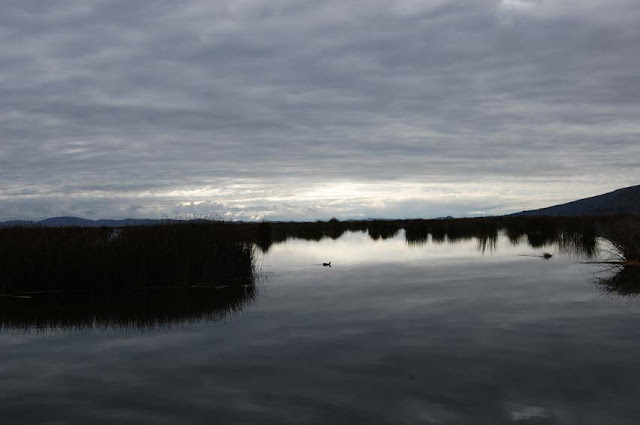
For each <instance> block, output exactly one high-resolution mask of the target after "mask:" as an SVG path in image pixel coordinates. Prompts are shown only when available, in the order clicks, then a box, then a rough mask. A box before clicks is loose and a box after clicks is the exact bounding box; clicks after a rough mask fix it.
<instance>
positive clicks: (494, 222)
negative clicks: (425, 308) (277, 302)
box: [0, 216, 640, 327]
mask: <svg viewBox="0 0 640 425" xmlns="http://www.w3.org/2000/svg"><path fill="white" fill-rule="evenodd" d="M401 230H404V237H405V239H406V242H407V244H409V245H412V246H420V245H423V244H426V243H444V242H452V243H455V242H461V241H472V240H475V241H476V242H477V244H478V249H479V250H481V251H483V252H484V251H486V250H492V249H494V248H495V247H496V244H497V241H498V238H499V235H500V234H504V235H506V236H507V237H508V239H509V240H510V241H511V242H512V243H514V244H516V243H520V242H521V241H526V242H527V243H528V244H529V245H530V246H531V247H533V248H540V249H542V248H545V247H551V246H553V247H555V249H556V250H557V251H556V252H558V253H563V254H569V255H573V256H576V257H579V258H592V257H593V256H594V255H595V254H596V247H597V246H598V239H599V238H606V240H608V241H609V242H610V246H611V247H612V249H611V255H610V256H609V258H606V259H605V260H606V261H607V262H609V263H613V267H617V269H616V270H617V271H618V272H617V274H614V275H613V277H611V278H608V279H606V280H602V281H601V283H602V285H603V287H605V288H608V289H610V290H612V291H616V292H620V293H638V292H640V291H638V290H636V288H637V287H638V286H640V285H638V275H639V273H638V267H637V266H638V264H639V263H640V218H638V217H635V216H618V217H615V216H607V217H483V218H465V219H437V220H436V219H434V220H394V221H391V220H372V221H339V220H336V219H332V220H330V221H317V222H286V223H285V222H271V223H270V222H263V223H226V222H219V221H206V220H199V221H194V222H182V223H172V224H163V225H154V226H130V227H122V228H109V227H102V228H95V227H94V228H83V227H62V228H51V227H34V226H32V227H26V226H23V227H7V228H2V229H0V301H1V302H2V304H1V307H2V317H1V319H0V320H2V323H3V324H4V325H5V326H14V324H15V325H16V326H22V325H20V324H21V323H22V324H23V325H24V326H36V327H37V326H39V324H41V323H44V325H43V326H58V325H60V326H62V325H63V324H64V323H65V321H67V322H69V323H75V324H77V326H85V325H84V324H87V323H89V322H91V321H93V322H92V323H95V322H96V321H97V322H99V323H102V324H104V325H105V326H109V325H110V324H113V323H122V324H123V325H126V326H129V325H131V326H138V325H140V326H142V324H144V323H170V322H171V320H174V319H175V320H179V321H183V320H190V319H194V320H200V319H211V320H214V319H215V318H216V317H222V316H223V315H224V314H227V313H228V312H229V311H234V310H237V309H238V308H240V306H241V305H244V303H245V302H246V300H249V299H252V297H253V294H254V291H255V289H254V287H253V285H254V279H255V276H256V266H255V255H254V249H255V248H254V247H258V248H260V249H261V250H262V251H263V252H266V251H268V250H269V248H270V247H271V246H272V244H275V243H279V242H283V241H286V240H287V239H289V238H299V239H304V240H313V241H319V240H321V239H323V238H332V239H337V238H339V237H340V236H341V235H343V234H344V232H347V231H361V232H367V233H368V235H369V236H370V237H371V239H373V240H380V239H387V238H391V237H396V236H397V235H398V234H399V232H400V231H401ZM548 258H551V257H548ZM185 287H194V288H197V290H198V291H199V290H205V289H204V288H207V287H208V288H209V290H210V292H207V295H206V296H202V297H196V298H198V299H194V300H193V301H191V300H190V299H191V298H193V297H192V295H193V294H195V293H196V292H180V293H179V292H173V291H174V290H173V289H172V290H171V291H168V292H166V295H165V292H162V291H157V292H154V291H151V292H150V289H151V288H185ZM215 288H219V289H215ZM194 291H196V289H194ZM125 294H126V296H125ZM170 294H173V295H170ZM178 294H179V295H178ZM184 294H189V295H188V296H187V295H184ZM198 294H204V292H198ZM15 296H28V297H31V298H25V299H23V298H15ZM185 297H187V298H189V301H188V302H187V298H185ZM116 298H117V299H118V301H114V300H115V299H116ZM80 299H81V300H82V301H81V302H80V301H78V300H80ZM82 306H86V309H85V308H84V307H82ZM114 311H120V313H117V314H116V313H114V315H111V314H112V313H111V312H114ZM122 312H124V314H123V313H122ZM163 314H166V316H163ZM93 316H95V317H94V318H93V319H90V317H93ZM83 323H84V324H83ZM74 326H76V325H74ZM87 326H88V325H87ZM92 326H93V325H92Z"/></svg>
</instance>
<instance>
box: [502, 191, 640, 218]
mask: <svg viewBox="0 0 640 425" xmlns="http://www.w3.org/2000/svg"><path fill="white" fill-rule="evenodd" d="M613 214H640V185H639V186H631V187H625V188H623V189H618V190H614V191H613V192H609V193H605V194H603V195H598V196H593V197H591V198H584V199H579V200H577V201H573V202H568V203H566V204H560V205H555V206H553V207H547V208H540V209H537V210H529V211H522V212H519V213H515V214H511V216H579V215H613Z"/></svg>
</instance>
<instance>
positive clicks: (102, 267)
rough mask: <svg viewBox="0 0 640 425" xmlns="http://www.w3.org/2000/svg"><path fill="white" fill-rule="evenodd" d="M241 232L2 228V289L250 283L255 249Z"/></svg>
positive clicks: (225, 228)
mask: <svg viewBox="0 0 640 425" xmlns="http://www.w3.org/2000/svg"><path fill="white" fill-rule="evenodd" d="M238 230H239V229H237V228H234V227H233V226H229V225H226V224H224V223H218V222H195V223H186V224H174V225H160V226H139V227H126V228H119V229H113V228H106V227H104V228H82V227H64V228H45V227H31V228H29V227H16V228H4V229H0V290H2V291H3V292H5V293H12V292H19V293H26V292H34V291H123V290H128V289H131V288H141V287H170V286H185V285H216V284H221V283H224V284H244V283H251V282H253V279H254V274H255V267H254V261H253V260H254V251H253V250H254V248H253V245H252V243H251V242H250V241H247V240H245V239H243V237H242V235H241V234H240V233H239V232H238Z"/></svg>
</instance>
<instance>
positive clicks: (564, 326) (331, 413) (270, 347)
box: [0, 232, 640, 424]
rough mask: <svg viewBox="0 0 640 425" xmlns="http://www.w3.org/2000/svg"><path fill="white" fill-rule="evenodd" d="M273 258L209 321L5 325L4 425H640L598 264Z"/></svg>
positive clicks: (442, 247) (627, 326)
mask: <svg viewBox="0 0 640 425" xmlns="http://www.w3.org/2000/svg"><path fill="white" fill-rule="evenodd" d="M543 251H548V252H551V253H553V254H554V256H553V257H552V258H551V259H549V260H544V259H542V258H539V257H535V256H532V255H538V254H541V253H542V252H543ZM260 258H261V262H262V264H261V270H262V279H261V280H260V282H259V283H258V285H257V286H256V288H252V289H251V290H246V291H244V292H237V291H235V290H234V292H233V293H231V294H229V293H227V292H225V291H227V289H225V288H221V289H220V290H219V292H217V293H216V294H215V295H214V297H218V298H225V297H226V298H225V299H224V300H222V301H221V300H219V299H218V300H217V301H215V302H214V304H215V306H214V307H211V311H207V312H204V313H200V311H201V310H202V309H203V308H204V307H203V304H206V305H209V304H208V301H207V298H206V297H209V296H210V295H206V297H205V296H203V295H200V294H195V297H196V298H198V299H200V302H198V303H197V304H194V307H193V309H196V310H198V312H199V313H197V314H192V315H190V314H189V311H188V309H189V303H188V302H186V301H184V300H183V301H181V302H184V303H186V304H181V308H180V309H178V310H179V313H175V311H178V310H176V309H175V308H174V307H172V310H171V311H169V310H167V311H166V314H167V315H172V314H173V316H172V317H170V318H167V317H163V316H162V315H160V316H159V315H158V311H157V310H158V309H160V310H162V308H163V307H162V306H164V305H167V303H169V302H171V300H176V299H181V300H182V299H183V298H184V297H182V296H181V295H180V296H174V295H170V296H169V297H168V301H167V299H164V300H163V301H162V303H157V304H156V307H154V308H156V311H155V313H154V314H155V315H154V319H153V320H147V319H145V317H142V318H140V317H135V318H134V319H130V318H129V316H128V318H127V319H126V320H124V319H123V320H120V321H119V320H118V317H112V318H111V319H110V320H102V319H100V320H98V319H95V320H94V321H93V322H91V321H87V320H86V317H85V319H83V321H82V323H81V324H80V323H79V322H78V321H77V319H76V318H74V317H69V318H62V319H61V318H58V319H55V320H53V319H52V320H48V319H47V318H46V317H45V318H42V319H41V320H40V319H39V320H40V321H39V322H37V323H38V324H37V326H36V325H34V324H33V323H34V322H33V321H29V320H27V319H25V318H24V317H23V316H20V315H19V314H18V316H19V317H18V316H16V317H17V318H12V316H7V315H5V316H3V317H4V319H3V320H4V323H3V330H2V333H1V334H0V346H1V347H2V350H1V351H0V412H1V413H2V419H1V420H0V422H2V423H7V424H23V423H51V424H63V423H80V424H89V423H92V424H102V423H118V424H178V423H198V424H200V423H202V424H210V423H232V424H263V423H273V424H305V423H313V424H316V423H317V424H327V423H345V424H357V423H362V424H372V423H381V424H470V423H473V424H556V423H567V424H636V423H638V420H639V418H640V404H638V402H637V400H638V398H639V397H640V361H639V360H640V301H638V300H637V299H636V297H635V295H634V294H633V290H632V289H633V287H632V286H631V287H630V286H626V288H627V289H629V288H632V289H631V290H627V291H626V292H625V293H624V294H620V293H617V292H615V291H611V290H607V287H606V286H605V285H603V283H602V281H601V280H598V279H599V278H600V279H602V278H606V277H608V275H607V273H610V272H606V271H605V272H603V270H602V266H599V265H594V264H584V263H582V262H581V261H583V260H584V259H583V258H580V257H578V256H575V255H570V254H566V253H563V252H560V251H559V250H558V249H557V248H555V247H554V246H547V247H544V249H540V248H538V249H534V248H531V247H530V246H528V245H527V244H526V243H524V242H523V243H521V244H517V245H514V244H512V243H511V242H510V241H509V240H508V239H507V238H506V237H502V236H501V237H500V238H499V239H498V240H497V242H496V243H495V245H494V244H492V243H490V244H482V243H479V242H478V241H477V240H475V239H469V240H466V241H462V242H459V243H446V242H445V243H433V242H429V243H426V244H412V245H410V244H407V242H406V241H405V238H404V236H403V234H402V232H400V233H399V234H398V235H397V236H395V237H392V238H389V239H386V240H382V239H379V240H372V239H371V238H370V237H369V236H368V235H367V234H365V233H357V232H356V233H351V232H347V233H346V234H344V235H342V236H341V237H340V238H338V239H336V240H332V239H328V238H327V239H323V240H321V241H319V242H316V241H304V240H297V239H291V240H288V241H286V242H284V243H279V244H274V245H272V246H271V247H270V248H269V250H268V251H267V252H266V253H264V254H261V255H260ZM328 261H331V263H332V267H324V266H322V263H323V262H328ZM218 294H220V295H218ZM192 295H193V294H192ZM165 298H167V297H166V296H165ZM16 302H21V301H20V300H16ZM144 302H147V301H144ZM149 303H150V301H149V302H147V304H149ZM147 304H145V305H147ZM136 305H138V304H136ZM145 308H147V307H145ZM149 308H150V307H149ZM185 309H186V310H185ZM205 310H206V308H205ZM144 311H146V310H144ZM113 314H114V315H117V312H116V313H113ZM143 316H144V315H143ZM96 317H97V316H96ZM101 317H102V316H101ZM159 317H160V318H159Z"/></svg>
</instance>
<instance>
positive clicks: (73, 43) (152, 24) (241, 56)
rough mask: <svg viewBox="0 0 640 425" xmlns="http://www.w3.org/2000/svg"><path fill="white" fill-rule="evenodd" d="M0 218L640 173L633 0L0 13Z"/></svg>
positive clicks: (16, 7) (310, 200)
mask: <svg viewBox="0 0 640 425" xmlns="http://www.w3.org/2000/svg"><path fill="white" fill-rule="evenodd" d="M0 42H1V43H2V49H0V160H1V164H2V166H1V167H0V218H4V219H8V218H43V217H47V216H53V215H79V216H83V217H88V218H107V217H108V218H121V217H141V216H145V217H159V216H176V215H183V216H190V215H215V214H217V215H222V216H226V217H234V218H254V219H259V218H265V217H266V218H272V219H278V218H295V219H303V218H309V219H315V218H326V217H330V216H334V215H335V216H339V217H343V218H347V217H363V216H364V217H368V216H373V217H417V216H423V217H430V216H438V215H449V214H450V215H472V214H490V213H502V212H509V211H515V210H518V209H524V208H530V207H540V206H545V205H547V204H551V203H556V202H562V201H567V200H571V199H575V198H578V197H582V196H588V195H595V194H598V193H601V192H604V191H608V190H613V189H615V188H618V187H622V186H628V185H633V184H638V183H639V181H638V176H639V175H640V165H639V161H637V158H640V142H639V140H640V137H639V136H640V118H639V117H640V76H639V75H640V74H638V69H640V55H639V54H638V46H640V4H638V2H637V1H635V0H614V1H611V0H607V1H605V0H580V1H578V0H565V1H550V0H548V1H544V0H538V1H535V0H528V1H525V0H503V1H495V0H474V1H444V0H442V1H440V0H435V1H416V0H403V1H395V2H388V1H378V0H369V1H349V0H339V1H338V0H336V1H333V0H329V1H323V2H317V1H300V0H233V1H214V2H211V1H185V2H173V1H147V2H129V1H90V0H83V1H77V2H72V1H48V2H45V3H42V2H29V1H24V0H19V1H18V0H17V1H5V2H3V13H2V14H0Z"/></svg>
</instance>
